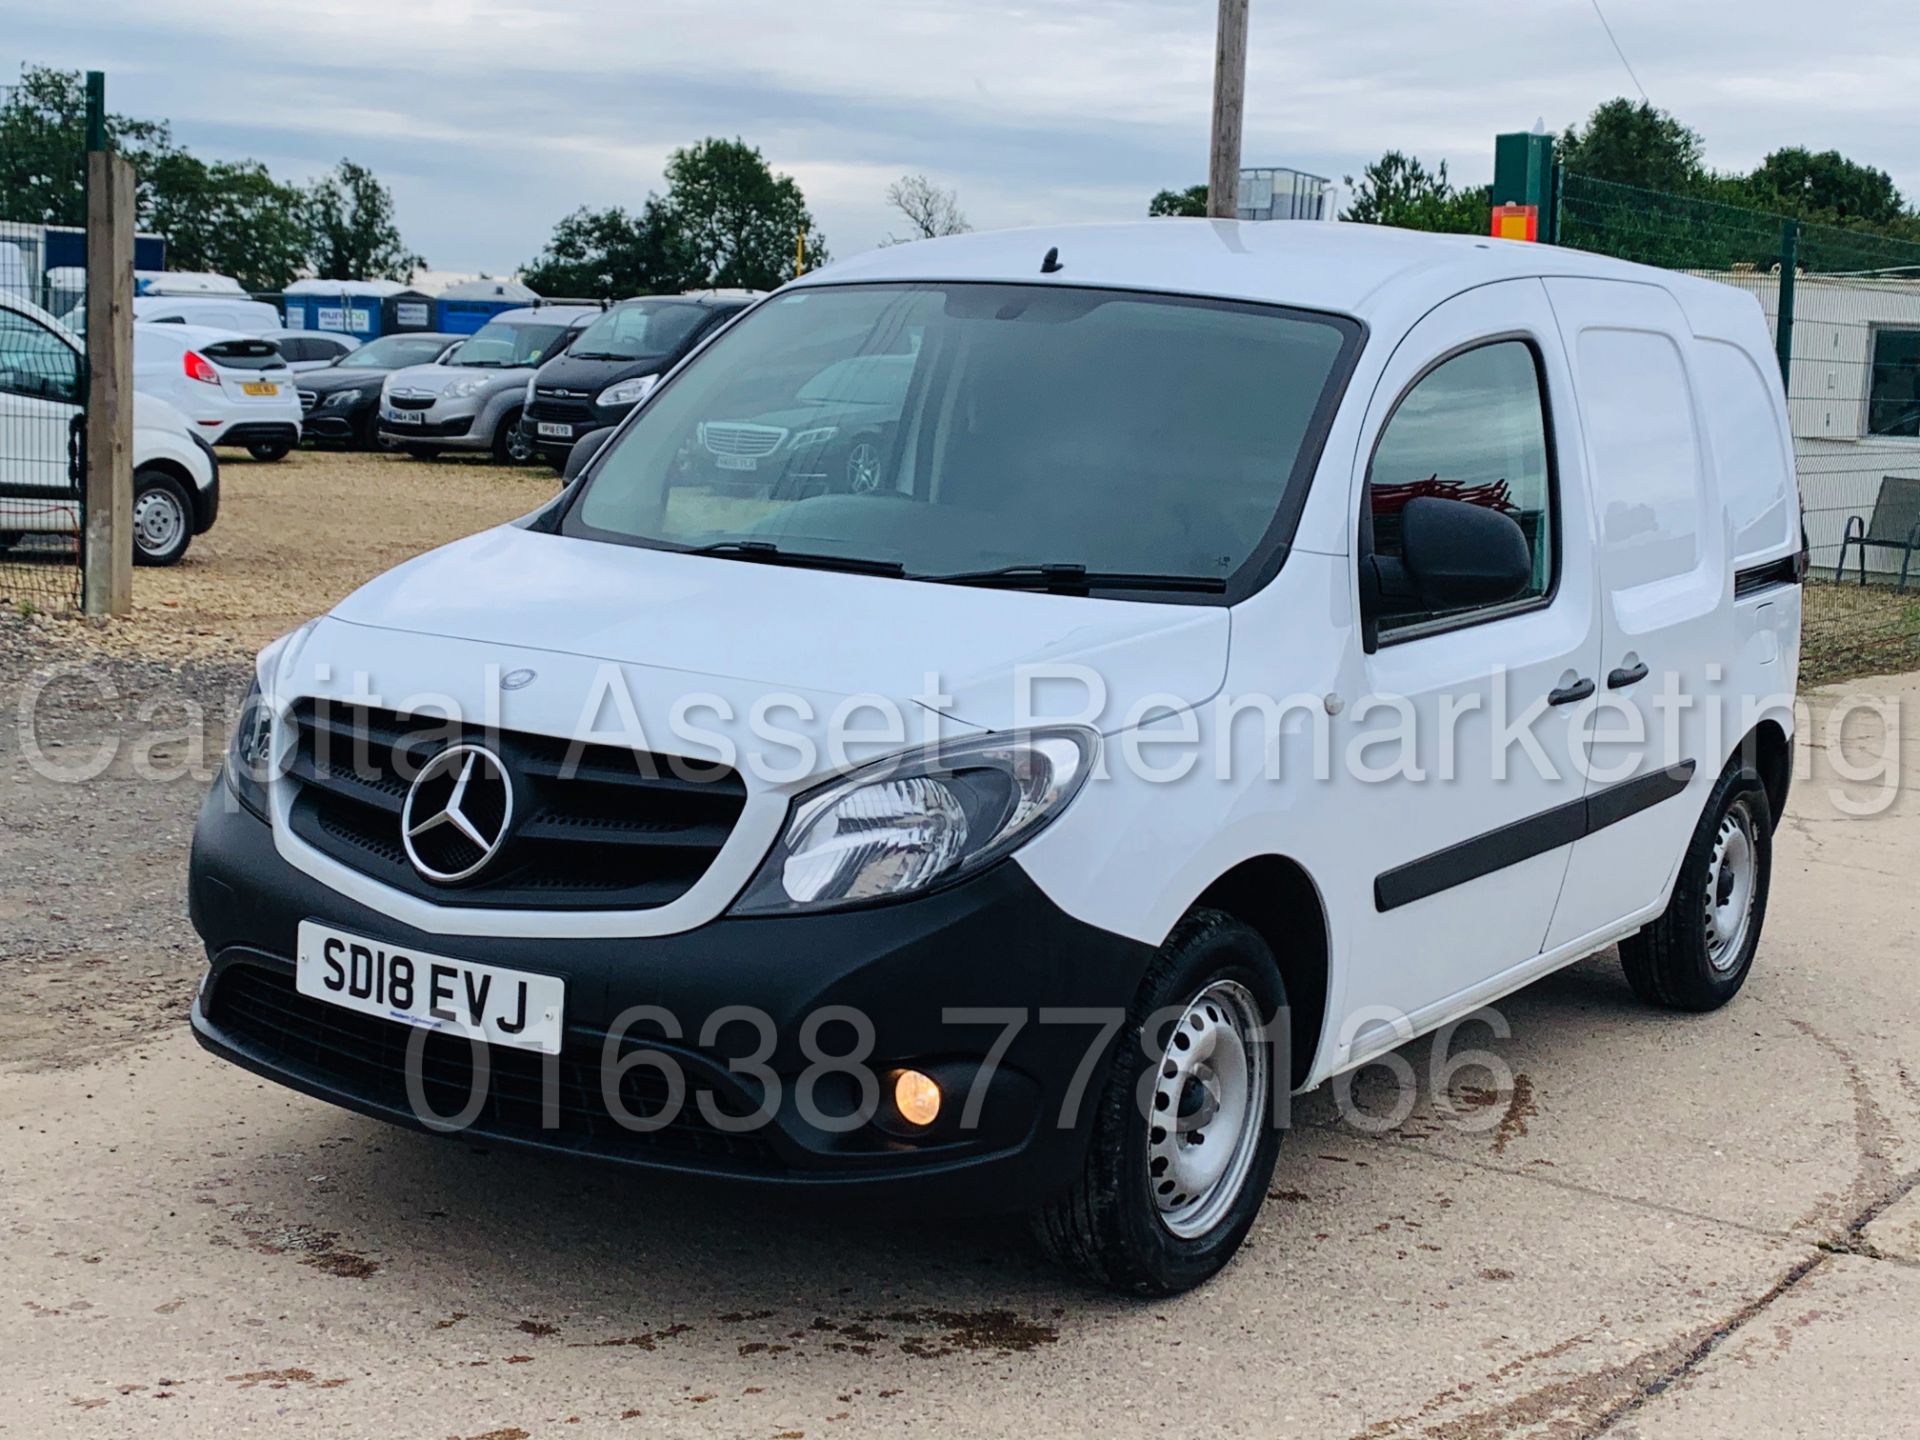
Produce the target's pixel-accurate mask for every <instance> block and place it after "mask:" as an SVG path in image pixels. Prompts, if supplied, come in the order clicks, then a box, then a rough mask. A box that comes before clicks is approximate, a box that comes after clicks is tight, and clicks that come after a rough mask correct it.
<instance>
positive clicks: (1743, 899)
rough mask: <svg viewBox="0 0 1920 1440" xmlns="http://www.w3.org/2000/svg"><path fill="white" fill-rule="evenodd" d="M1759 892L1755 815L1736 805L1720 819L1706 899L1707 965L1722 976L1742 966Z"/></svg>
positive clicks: (1711, 859) (1708, 863) (1704, 902)
mask: <svg viewBox="0 0 1920 1440" xmlns="http://www.w3.org/2000/svg"><path fill="white" fill-rule="evenodd" d="M1758 888H1759V887H1758V864H1757V854H1756V846H1755V845H1754V838H1753V814H1752V812H1751V811H1750V810H1749V809H1748V808H1747V806H1746V805H1745V804H1744V803H1737V804H1735V805H1734V806H1733V807H1732V808H1731V809H1729V810H1728V811H1727V813H1726V815H1725V816H1724V817H1723V818H1722V819H1721V821H1720V829H1719V833H1718V834H1716V835H1715V837H1714V842H1713V854H1712V855H1711V857H1710V858H1709V859H1708V861H1707V884H1706V892H1705V895H1704V896H1703V909H1704V911H1705V919H1706V927H1707V930H1706V935H1707V962H1708V963H1709V964H1710V965H1712V966H1713V968H1714V969H1715V970H1716V971H1717V972H1719V973H1721V974H1725V973H1727V972H1728V971H1730V970H1732V969H1733V968H1734V967H1735V966H1736V965H1738V964H1739V963H1740V957H1741V954H1742V953H1743V951H1744V949H1745V946H1746V942H1747V929H1748V927H1749V926H1750V925H1751V924H1752V923H1753V897H1754V895H1755V893H1756V891H1757V890H1758Z"/></svg>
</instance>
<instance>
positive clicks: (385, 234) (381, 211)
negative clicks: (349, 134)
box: [304, 160, 427, 281]
mask: <svg viewBox="0 0 1920 1440" xmlns="http://www.w3.org/2000/svg"><path fill="white" fill-rule="evenodd" d="M304 209H305V212H306V222H307V234H308V250H307V263H308V264H309V265H310V266H311V267H312V268H313V273H314V274H315V275H317V276H319V277H320V278H321V279H323V280H403V281H404V280H410V279H412V278H413V272H414V271H416V270H419V269H421V268H423V267H424V266H425V265H426V263H427V262H426V260H425V259H424V258H423V257H422V256H419V255H416V254H414V253H413V252H412V251H411V250H409V249H407V247H406V243H405V242H404V241H403V240H401V238H400V227H399V226H398V225H396V224H395V223H394V218H393V195H392V193H391V192H389V191H388V189H387V187H386V186H385V185H382V184H381V183H380V180H379V177H377V176H376V175H375V174H374V173H373V172H372V171H371V170H369V169H367V168H366V167H365V166H364V165H356V164H354V163H353V161H351V160H342V161H341V162H340V164H339V165H338V166H337V167H335V169H334V170H333V172H332V173H331V174H329V175H323V176H321V177H320V179H318V180H316V181H314V182H313V184H312V185H311V186H310V187H309V188H308V190H307V196H306V204H305V207H304Z"/></svg>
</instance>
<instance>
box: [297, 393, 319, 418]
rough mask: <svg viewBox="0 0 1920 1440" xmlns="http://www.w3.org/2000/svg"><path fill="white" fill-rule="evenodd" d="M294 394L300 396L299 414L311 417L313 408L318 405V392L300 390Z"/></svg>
mask: <svg viewBox="0 0 1920 1440" xmlns="http://www.w3.org/2000/svg"><path fill="white" fill-rule="evenodd" d="M296 393H298V395H299V396H300V413H301V414H303V415H311V414H312V413H313V407H314V406H316V405H318V404H319V403H320V395H319V392H318V391H314V390H301V391H298V392H296Z"/></svg>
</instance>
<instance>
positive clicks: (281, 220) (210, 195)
mask: <svg viewBox="0 0 1920 1440" xmlns="http://www.w3.org/2000/svg"><path fill="white" fill-rule="evenodd" d="M148 179H149V180H150V182H151V184H152V187H153V193H154V200H153V208H152V212H151V215H150V217H149V221H148V223H149V224H151V226H152V227H153V229H154V230H155V231H157V232H158V233H159V234H161V235H164V236H166V238H167V264H168V266H169V268H171V269H174V270H211V271H214V272H216V273H217V274H221V275H231V276H233V277H234V278H235V279H236V280H238V281H239V282H240V284H241V285H242V286H243V287H245V288H246V289H248V290H258V291H265V290H284V289H286V287H287V285H288V284H289V283H291V282H292V280H293V279H294V278H295V277H296V276H297V275H299V273H300V270H301V267H302V266H304V265H305V264H306V260H307V247H308V239H309V236H308V230H307V223H306V219H305V216H304V215H303V214H302V206H303V204H304V202H305V197H304V196H303V195H302V194H301V193H300V191H299V190H298V189H296V188H295V187H294V186H291V185H282V184H281V183H280V182H279V181H277V180H275V179H274V178H273V177H272V176H271V175H269V174H268V173H267V169H266V167H265V166H264V165H261V164H259V163H258V162H257V161H253V160H240V161H226V160H216V161H214V162H213V163H212V164H210V165H209V164H207V163H205V162H204V161H201V160H199V159H197V158H195V157H194V156H192V155H189V154H187V153H186V152H185V151H177V152H174V153H172V154H168V155H163V156H160V157H159V158H158V159H157V160H156V161H155V162H154V164H153V168H152V169H151V171H150V172H149V175H148Z"/></svg>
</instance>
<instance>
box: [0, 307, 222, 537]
mask: <svg viewBox="0 0 1920 1440" xmlns="http://www.w3.org/2000/svg"><path fill="white" fill-rule="evenodd" d="M83 354H84V351H83V348H82V346H81V345H80V343H79V341H78V340H77V339H76V338H75V337H74V335H73V334H72V333H71V332H70V331H68V330H67V329H66V328H65V327H64V326H62V325H61V324H60V323H59V322H58V321H57V320H55V319H54V318H53V316H51V315H49V314H48V313H47V312H46V311H44V310H41V309H40V308H39V307H38V306H36V305H33V304H31V303H30V302H28V301H25V300H21V299H19V298H17V297H14V296H8V295H0V552H3V551H6V550H8V549H11V548H12V547H13V546H15V545H17V544H19V543H20V541H21V540H22V538H23V537H25V536H27V535H71V534H73V533H74V532H75V531H76V530H77V529H78V527H79V520H80V506H79V504H78V503H77V501H76V500H75V498H74V495H73V492H74V490H75V488H76V485H77V483H78V477H77V476H76V474H75V472H74V464H73V461H74V456H75V455H76V454H77V453H78V452H77V449H76V448H75V442H74V427H75V425H76V422H77V421H78V420H79V417H80V414H81V409H80V400H81V395H80V376H81V372H82V357H83ZM133 467H134V469H133V488H134V494H133V529H134V551H133V558H134V560H135V561H136V562H137V563H139V564H142V565H171V564H173V563H174V562H175V561H177V560H179V559H180V557H181V556H182V555H184V554H186V553H187V547H188V545H189V544H191V543H192V541H193V537H194V536H195V535H200V534H204V533H205V532H206V531H207V530H208V529H210V528H212V526H213V522H214V520H215V518H216V517H217V516H218V515H219V513H220V465H219V462H218V461H217V460H216V459H215V458H214V454H213V447H212V446H211V445H209V444H208V443H207V442H206V441H205V440H203V439H202V438H200V436H198V435H196V434H195V433H193V427H192V426H191V425H190V424H189V423H188V422H187V418H186V416H184V415H182V414H181V413H180V412H179V411H178V410H176V409H175V408H174V407H173V406H171V405H169V404H167V402H166V401H165V400H162V399H160V398H158V397H157V396H153V395H147V394H142V393H138V392H136V394H135V395H134V403H133Z"/></svg>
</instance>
